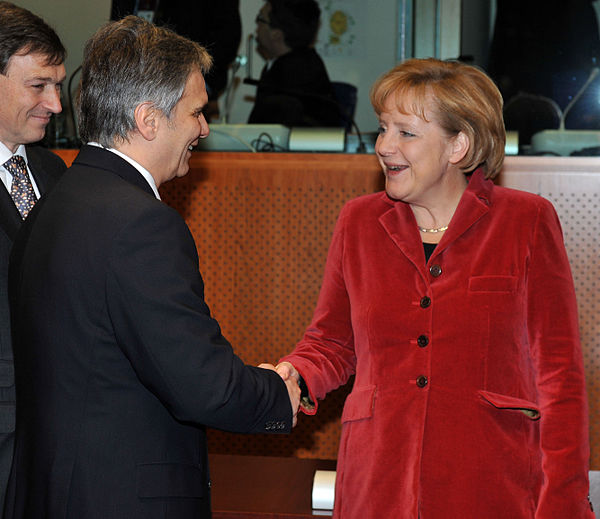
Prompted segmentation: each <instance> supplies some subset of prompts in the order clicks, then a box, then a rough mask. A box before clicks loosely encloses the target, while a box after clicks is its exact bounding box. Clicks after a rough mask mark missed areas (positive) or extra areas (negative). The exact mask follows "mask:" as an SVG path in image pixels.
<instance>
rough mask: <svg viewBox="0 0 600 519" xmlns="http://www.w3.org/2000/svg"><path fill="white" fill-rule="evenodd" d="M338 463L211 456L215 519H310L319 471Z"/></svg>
mask: <svg viewBox="0 0 600 519" xmlns="http://www.w3.org/2000/svg"><path fill="white" fill-rule="evenodd" d="M335 464H336V462H335V460H318V459H301V458H283V457H272V456H236V455H228V454H211V455H210V473H211V480H212V508H213V519H262V518H264V519H284V518H285V519H292V518H293V519H309V518H313V517H318V516H317V515H313V512H312V484H313V478H314V474H315V470H335Z"/></svg>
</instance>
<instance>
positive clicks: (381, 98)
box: [370, 58, 506, 178]
mask: <svg viewBox="0 0 600 519" xmlns="http://www.w3.org/2000/svg"><path fill="white" fill-rule="evenodd" d="M391 96H394V99H395V102H396V107H397V109H398V110H399V111H400V112H401V113H413V114H415V115H417V116H419V117H421V118H422V119H424V120H426V121H427V118H426V116H425V105H426V104H427V101H429V100H432V101H433V104H434V110H433V114H432V115H433V117H434V118H435V120H436V122H437V123H438V124H439V125H440V126H441V127H442V128H443V129H444V130H445V131H446V132H447V133H448V135H450V136H455V135H457V134H458V133H459V132H463V134H465V135H466V136H467V138H468V140H469V150H468V151H467V153H466V155H465V157H464V158H463V159H462V160H461V161H460V162H459V163H458V166H459V167H460V168H461V169H462V170H463V171H464V172H465V173H470V172H472V171H474V170H475V169H476V168H478V167H482V168H483V169H484V170H485V175H486V178H492V177H494V176H495V175H497V174H498V173H499V171H500V169H501V168H502V163H503V161H504V146H505V142H506V133H505V130H504V121H503V119H502V105H503V102H502V95H501V94H500V92H499V90H498V88H497V87H496V85H495V84H494V82H493V81H492V80H491V79H490V78H489V77H488V76H487V75H486V74H485V73H484V72H482V71H481V70H479V69H478V68H476V67H473V66H470V65H465V64H464V63H459V62H455V61H441V60H438V59H434V58H428V59H410V60H407V61H405V62H404V63H402V64H400V65H397V66H396V67H394V68H393V69H391V70H390V71H388V72H386V73H385V74H383V75H382V76H381V77H380V78H379V79H378V80H377V81H376V82H375V84H374V85H373V87H372V88H371V94H370V97H371V104H372V105H373V108H374V109H375V112H376V113H377V114H378V115H379V114H381V113H382V112H383V111H384V107H385V105H386V102H387V100H388V99H389V98H390V97H391ZM407 99H410V100H411V102H412V104H411V106H407V105H406V100H407Z"/></svg>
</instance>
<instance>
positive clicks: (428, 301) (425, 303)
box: [421, 296, 431, 308]
mask: <svg viewBox="0 0 600 519" xmlns="http://www.w3.org/2000/svg"><path fill="white" fill-rule="evenodd" d="M430 304H431V299H430V298H429V297H427V296H425V297H424V298H422V299H421V308H427V307H428V306H429V305H430Z"/></svg>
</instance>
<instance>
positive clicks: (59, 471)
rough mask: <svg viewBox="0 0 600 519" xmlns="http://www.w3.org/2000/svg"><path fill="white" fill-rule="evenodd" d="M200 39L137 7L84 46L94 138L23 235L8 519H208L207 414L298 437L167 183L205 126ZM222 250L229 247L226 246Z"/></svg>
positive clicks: (287, 387)
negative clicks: (210, 291) (207, 296)
mask: <svg viewBox="0 0 600 519" xmlns="http://www.w3.org/2000/svg"><path fill="white" fill-rule="evenodd" d="M210 62H211V58H210V56H209V55H208V53H207V52H206V50H205V49H204V48H202V47H201V46H200V45H198V44H197V43H195V42H192V41H190V40H188V39H186V38H183V37H181V36H179V35H177V34H175V33H174V32H172V31H170V30H168V29H165V28H161V27H157V26H155V25H153V24H151V23H148V22H146V21H144V20H142V19H141V18H139V17H135V16H128V17H126V18H124V19H122V20H120V21H118V22H112V23H109V24H107V25H106V26H104V27H102V28H101V29H100V30H99V31H98V32H97V33H96V34H95V35H94V36H93V37H92V38H91V39H90V40H89V41H88V42H87V44H86V47H85V51H84V58H83V64H82V72H81V89H80V97H79V103H78V104H79V121H80V133H81V136H82V139H83V141H84V142H87V143H88V144H87V145H85V146H83V148H82V149H81V151H80V153H79V155H78V156H77V158H76V159H75V161H74V163H73V166H72V167H71V168H69V170H67V172H66V173H65V174H64V175H63V176H62V178H61V179H60V181H59V182H58V184H57V185H56V187H55V188H54V189H53V190H52V192H51V193H49V195H48V196H47V197H45V198H44V199H43V200H41V201H40V202H39V203H38V204H37V205H36V206H35V208H34V209H33V211H32V213H31V215H30V217H29V218H28V219H27V221H26V222H25V224H24V226H23V227H22V229H21V231H20V233H19V235H18V237H17V240H16V241H15V244H14V246H13V253H12V255H11V265H10V279H11V285H10V287H9V294H10V298H11V310H12V311H13V325H14V326H13V335H14V340H15V344H16V347H15V373H16V385H17V393H18V395H19V413H18V415H17V427H16V441H15V459H14V462H13V467H12V471H11V476H10V482H9V488H8V495H7V506H6V511H7V516H6V517H7V519H24V518H32V519H33V518H36V519H37V518H40V517H44V518H45V519H59V518H60V519H91V518H98V519H100V518H101V519H170V518H172V519H187V518H189V519H200V518H209V517H210V479H209V471H208V464H207V460H208V455H207V450H206V435H205V426H210V427H216V428H220V429H223V430H227V431H232V432H245V433H285V432H289V431H290V430H291V428H292V426H293V424H294V422H295V415H296V413H297V411H298V405H299V399H300V389H299V387H298V384H297V383H295V382H293V383H291V382H289V381H288V382H284V381H283V380H282V379H281V378H280V377H279V375H278V374H277V373H276V372H275V371H274V369H273V368H272V367H271V368H270V369H271V370H272V371H271V370H268V369H260V368H255V367H251V366H246V365H244V363H243V362H242V361H241V360H240V359H239V358H238V357H237V356H236V355H235V354H234V352H233V350H232V348H231V346H230V345H229V343H228V342H227V341H226V339H225V338H224V337H223V336H222V335H221V331H220V327H219V325H218V323H217V322H216V321H215V320H214V319H213V318H212V317H211V315H210V311H209V309H208V307H207V305H206V303H205V301H204V286H203V282H202V278H201V276H200V273H199V272H198V256H197V252H196V246H195V244H194V240H193V238H192V235H191V233H190V231H189V229H188V227H187V225H186V224H185V222H184V221H183V219H182V218H181V216H180V215H179V214H178V213H177V212H176V211H175V210H174V209H172V208H170V207H168V206H167V205H166V204H164V203H163V202H161V201H160V197H159V193H158V188H159V186H160V185H161V184H162V183H164V182H166V181H168V180H171V179H173V178H175V177H181V176H183V175H185V174H186V173H187V172H188V169H189V165H188V161H189V160H190V157H191V149H192V148H193V146H195V145H196V144H197V143H198V140H199V139H201V138H205V137H206V136H207V135H208V133H209V129H208V125H207V123H206V120H205V118H204V115H203V109H204V107H205V106H206V104H207V102H208V95H207V93H206V88H205V83H204V77H203V76H204V74H206V73H207V71H208V70H209V68H210ZM223 253H224V254H227V253H228V251H223Z"/></svg>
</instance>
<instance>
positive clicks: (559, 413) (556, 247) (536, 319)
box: [527, 203, 594, 519]
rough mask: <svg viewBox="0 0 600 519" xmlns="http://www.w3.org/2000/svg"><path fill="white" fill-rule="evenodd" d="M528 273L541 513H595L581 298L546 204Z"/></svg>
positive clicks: (545, 518) (548, 517) (544, 516)
mask: <svg viewBox="0 0 600 519" xmlns="http://www.w3.org/2000/svg"><path fill="white" fill-rule="evenodd" d="M534 229H535V230H534V236H533V244H532V248H531V251H532V252H531V256H530V264H529V268H528V279H527V284H528V288H527V297H528V316H527V322H528V334H529V341H530V346H531V352H532V358H533V362H534V365H535V369H536V380H537V392H538V398H539V405H540V410H541V418H540V442H541V448H542V456H543V458H542V466H543V472H544V483H543V488H542V491H541V493H540V498H539V502H538V507H537V510H536V515H535V517H536V519H555V518H558V517H571V518H588V519H592V518H593V517H594V514H593V512H592V511H591V509H590V505H589V503H588V500H587V495H588V490H589V488H588V487H589V484H588V463H589V459H588V458H589V438H588V407H587V398H586V391H585V380H584V372H583V362H582V354H581V348H580V343H579V330H578V318H577V304H576V299H575V290H574V286H573V280H572V277H571V270H570V267H569V261H568V259H567V254H566V251H565V247H564V244H563V237H562V231H561V228H560V223H559V221H558V217H557V216H556V213H555V212H554V209H553V208H552V207H551V205H550V204H549V203H543V204H541V205H540V207H539V211H538V215H537V222H536V223H535V227H534Z"/></svg>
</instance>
